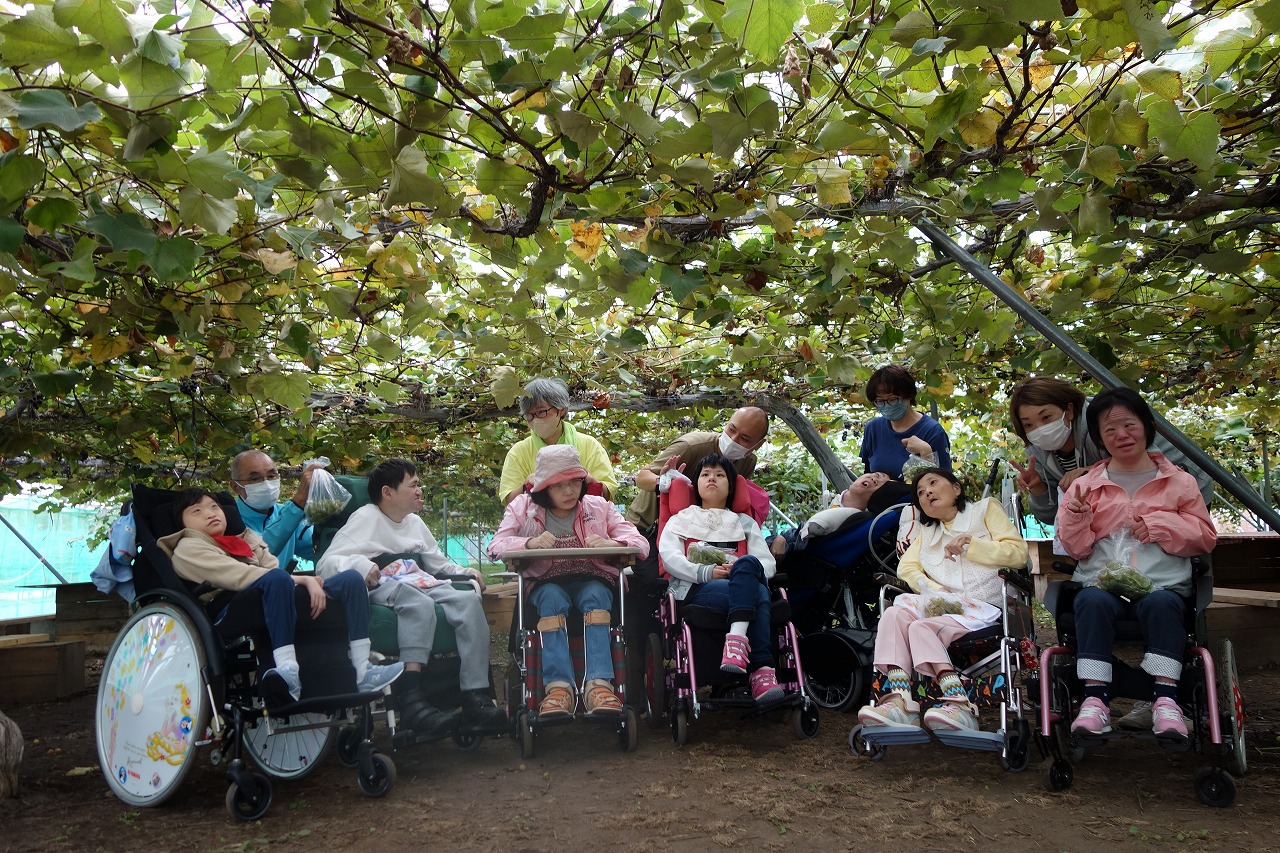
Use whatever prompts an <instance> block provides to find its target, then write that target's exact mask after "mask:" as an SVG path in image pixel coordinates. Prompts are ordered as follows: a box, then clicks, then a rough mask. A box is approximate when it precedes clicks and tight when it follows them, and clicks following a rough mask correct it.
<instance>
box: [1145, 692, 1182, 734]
mask: <svg viewBox="0 0 1280 853" xmlns="http://www.w3.org/2000/svg"><path fill="white" fill-rule="evenodd" d="M1151 731H1152V732H1154V733H1155V735H1156V737H1171V738H1179V739H1183V738H1186V736H1187V721H1186V720H1185V719H1183V717H1182V709H1181V708H1179V707H1178V703H1177V702H1175V701H1173V700H1172V699H1170V698H1169V697H1168V696H1161V697H1160V698H1159V699H1157V700H1156V701H1155V702H1153V703H1151Z"/></svg>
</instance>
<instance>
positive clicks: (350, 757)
mask: <svg viewBox="0 0 1280 853" xmlns="http://www.w3.org/2000/svg"><path fill="white" fill-rule="evenodd" d="M361 740H362V737H361V735H360V728H359V727H358V726H343V727H342V728H341V729H339V731H338V749H337V752H338V763H339V764H341V765H342V766H343V767H346V768H348V769H352V768H355V767H358V766H359V764H360V741H361Z"/></svg>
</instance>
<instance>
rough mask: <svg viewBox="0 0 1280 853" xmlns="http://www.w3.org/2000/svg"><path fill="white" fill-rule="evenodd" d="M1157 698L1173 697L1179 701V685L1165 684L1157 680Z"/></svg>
mask: <svg viewBox="0 0 1280 853" xmlns="http://www.w3.org/2000/svg"><path fill="white" fill-rule="evenodd" d="M1155 698H1156V699H1172V700H1173V701H1175V702H1177V701H1178V685H1176V684H1165V683H1163V682H1160V681H1157V682H1156V689H1155Z"/></svg>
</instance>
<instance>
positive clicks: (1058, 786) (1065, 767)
mask: <svg viewBox="0 0 1280 853" xmlns="http://www.w3.org/2000/svg"><path fill="white" fill-rule="evenodd" d="M1073 782H1075V771H1074V770H1072V769H1071V762H1069V761H1066V760H1064V759H1061V758H1058V759H1055V760H1054V761H1051V762H1050V763H1049V766H1048V767H1046V768H1045V771H1044V785H1045V787H1046V788H1048V789H1049V790H1050V791H1065V790H1067V789H1068V788H1070V787H1071V785H1072V783H1073Z"/></svg>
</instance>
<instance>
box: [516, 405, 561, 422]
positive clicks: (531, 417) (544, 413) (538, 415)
mask: <svg viewBox="0 0 1280 853" xmlns="http://www.w3.org/2000/svg"><path fill="white" fill-rule="evenodd" d="M553 413H554V414H557V415H559V414H560V410H559V409H557V408H555V407H554V406H548V407H547V408H545V409H536V410H530V411H528V412H525V413H524V419H525V421H526V422H527V423H533V422H534V421H535V420H537V421H544V420H546V419H547V418H549V417H551V415H552V414H553Z"/></svg>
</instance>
